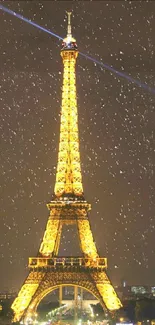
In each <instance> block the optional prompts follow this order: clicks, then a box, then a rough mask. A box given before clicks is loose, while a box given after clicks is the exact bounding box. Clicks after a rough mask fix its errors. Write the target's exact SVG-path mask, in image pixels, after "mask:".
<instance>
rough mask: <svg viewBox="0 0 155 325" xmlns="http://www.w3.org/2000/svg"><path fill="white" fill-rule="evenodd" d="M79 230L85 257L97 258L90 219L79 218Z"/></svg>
mask: <svg viewBox="0 0 155 325" xmlns="http://www.w3.org/2000/svg"><path fill="white" fill-rule="evenodd" d="M78 231H79V237H80V243H81V250H82V252H83V253H84V254H85V257H89V258H92V259H95V258H97V257H98V253H97V249H96V245H95V243H94V239H93V235H92V231H91V228H90V224H89V221H88V220H87V219H85V220H78Z"/></svg>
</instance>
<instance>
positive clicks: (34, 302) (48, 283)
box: [12, 13, 122, 321]
mask: <svg viewBox="0 0 155 325" xmlns="http://www.w3.org/2000/svg"><path fill="white" fill-rule="evenodd" d="M61 56H62V59H63V65H64V73H63V88H62V105H61V125H60V142H59V152H58V164H57V173H56V183H55V188H54V195H53V199H52V201H51V202H49V203H48V204H47V207H48V209H49V212H50V213H49V218H48V221H47V225H46V229H45V232H44V236H43V239H42V242H41V245H40V249H39V253H38V255H37V256H36V257H31V258H30V259H29V268H30V271H29V275H28V277H27V279H26V280H25V282H24V284H23V286H22V288H21V290H20V291H19V294H18V296H17V298H16V299H15V301H14V302H13V304H12V309H13V311H14V321H20V320H26V319H28V317H29V315H30V314H33V313H35V312H36V309H37V306H38V304H39V303H40V301H41V300H42V299H43V297H44V296H46V294H48V293H49V292H51V291H52V290H54V289H55V288H57V287H59V286H63V285H73V286H80V287H82V288H84V289H86V290H89V291H90V292H91V293H92V294H94V295H95V296H96V298H98V300H99V302H100V303H101V305H102V306H103V307H104V308H106V309H107V310H109V311H110V312H113V311H115V310H117V309H119V308H120V307H121V306H122V305H121V302H120V300H119V298H118V296H117V294H116V292H115V290H114V288H113V285H112V283H111V282H110V280H109V278H108V275H107V271H106V270H107V259H106V258H101V257H100V256H99V254H98V251H97V248H96V244H95V241H94V238H93V234H92V231H91V227H90V222H89V217H88V212H89V210H90V209H91V206H90V204H89V203H88V202H87V201H86V200H85V198H84V195H83V184H82V175H81V163H80V150H79V132H78V113H77V98H76V74H75V64H76V59H77V56H78V51H77V45H76V40H75V39H74V38H73V37H72V34H71V24H70V13H68V33H67V37H66V38H65V39H64V41H63V45H62V50H61ZM72 224H76V226H77V231H78V236H79V242H80V248H81V257H76V256H72V257H68V258H66V257H63V256H61V257H59V246H60V239H61V234H62V228H63V226H64V225H67V226H68V227H69V226H70V225H72Z"/></svg>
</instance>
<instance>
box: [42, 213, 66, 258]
mask: <svg viewBox="0 0 155 325" xmlns="http://www.w3.org/2000/svg"><path fill="white" fill-rule="evenodd" d="M60 212H61V209H56V208H55V209H52V210H51V211H50V216H49V219H48V222H47V226H46V230H45V233H44V237H43V241H42V243H41V246H40V250H39V252H40V253H41V254H42V255H43V256H51V255H52V254H53V252H54V249H55V245H56V239H57V236H58V237H59V232H58V229H59V227H60V220H59V218H58V217H59V215H60Z"/></svg>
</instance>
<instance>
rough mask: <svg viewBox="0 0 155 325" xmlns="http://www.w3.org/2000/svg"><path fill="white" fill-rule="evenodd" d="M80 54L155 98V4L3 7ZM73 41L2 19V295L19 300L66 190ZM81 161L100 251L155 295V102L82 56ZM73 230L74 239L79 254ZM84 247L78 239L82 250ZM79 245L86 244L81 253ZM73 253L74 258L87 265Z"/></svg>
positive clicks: (114, 274)
mask: <svg viewBox="0 0 155 325" xmlns="http://www.w3.org/2000/svg"><path fill="white" fill-rule="evenodd" d="M0 3H1V4H3V5H5V6H7V7H8V8H10V9H11V10H14V11H16V12H18V13H20V14H22V15H23V16H25V17H27V18H29V19H31V20H33V21H35V22H36V23H38V24H40V25H42V26H44V27H46V28H48V29H51V30H52V31H53V32H54V33H57V34H59V35H60V36H62V37H64V36H66V23H67V22H66V18H65V11H66V10H68V9H71V10H73V12H74V15H73V17H72V25H73V35H74V36H75V38H76V40H77V44H78V47H79V50H80V51H81V52H85V53H87V54H88V55H92V56H93V57H94V58H96V59H98V60H101V61H102V62H103V63H106V64H109V65H111V66H113V67H114V68H115V69H117V70H119V71H121V72H125V73H126V74H128V75H130V76H132V77H133V78H136V79H138V80H140V81H142V82H143V83H148V84H149V85H150V86H152V87H155V72H154V71H155V53H154V51H155V37H154V35H155V18H154V13H155V2H154V1H91V2H89V1H73V2H72V1H4V2H3V1H1V2H0ZM60 49H61V42H59V40H58V39H56V38H54V37H52V36H50V35H48V34H46V33H45V32H43V31H40V30H38V29H37V28H34V27H33V26H31V25H29V24H27V23H25V22H23V21H20V20H19V19H17V18H16V17H13V16H11V15H9V14H7V13H4V12H3V11H2V10H1V11H0V57H1V60H0V76H1V77H0V100H1V105H0V112H1V114H0V133H1V137H0V139H1V154H0V166H1V168H0V203H1V204H0V209H1V210H0V218H1V223H0V279H1V280H0V291H3V290H7V289H8V288H9V289H12V290H18V289H19V287H20V286H21V284H22V283H23V281H24V278H25V276H26V274H27V269H26V267H27V262H28V257H29V256H35V255H36V254H37V251H38V248H39V245H40V242H41V239H42V236H43V233H44V229H45V226H46V222H47V218H48V210H47V208H46V203H47V202H48V201H49V200H50V198H51V194H52V193H53V189H54V182H55V171H56V164H57V154H58V142H59V123H60V115H59V114H60V107H61V87H62V71H63V66H62V60H61V57H60ZM77 95H78V109H79V130H80V152H81V161H82V173H83V184H84V192H85V197H86V199H87V200H88V201H89V202H91V203H92V212H91V214H90V222H91V227H92V230H93V234H94V237H95V241H96V244H97V247H98V249H99V251H100V254H101V255H102V256H105V257H107V258H108V265H109V268H108V274H109V275H110V277H111V279H112V281H113V282H114V283H115V284H117V283H119V282H120V281H121V279H123V278H125V279H126V280H127V281H128V283H129V284H152V285H155V271H154V270H155V176H154V171H155V140H154V130H155V94H153V93H151V92H148V91H147V90H144V89H143V88H140V87H138V86H137V85H135V84H133V83H129V82H128V81H127V80H126V79H125V78H121V77H118V76H117V75H115V74H112V73H111V72H110V71H108V70H105V69H103V68H101V67H100V66H99V65H96V64H94V63H93V62H91V61H89V60H86V59H85V58H83V57H81V56H80V55H79V57H78V60H77ZM69 236H70V237H73V238H74V235H73V233H72V231H71V230H70V232H68V233H67V235H64V244H65V243H66V246H64V244H63V245H62V246H61V250H62V251H64V254H67V252H66V249H67V248H68V247H71V246H70V242H69V241H70V238H69ZM73 238H72V239H73ZM74 246H75V245H74ZM74 248H75V247H73V254H75V251H74Z"/></svg>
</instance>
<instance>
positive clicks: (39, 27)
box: [0, 4, 155, 94]
mask: <svg viewBox="0 0 155 325" xmlns="http://www.w3.org/2000/svg"><path fill="white" fill-rule="evenodd" d="M0 9H1V10H3V11H4V12H6V13H8V14H10V15H12V16H14V17H16V18H18V19H20V20H23V21H25V22H26V23H28V24H30V25H32V26H34V27H36V28H38V29H40V30H42V31H43V32H46V33H48V34H50V35H52V36H54V37H56V38H58V39H59V40H63V38H62V37H61V36H59V35H57V34H55V33H53V32H51V31H50V30H49V29H46V28H44V27H42V26H40V25H38V24H36V23H34V22H33V21H31V20H29V19H27V18H25V17H23V16H22V15H20V14H18V13H16V12H14V11H13V10H10V9H9V8H7V7H5V6H3V5H1V4H0ZM79 54H80V55H81V56H83V57H85V58H86V59H88V60H90V61H93V62H95V63H96V64H98V65H100V66H101V67H103V68H105V69H107V70H109V71H111V72H112V73H115V74H116V75H117V76H119V77H123V78H125V79H126V80H128V81H129V82H132V83H135V84H136V85H137V86H139V87H140V88H143V89H145V90H147V91H149V92H151V93H153V94H155V88H152V87H150V86H148V85H147V84H146V83H142V82H140V81H139V80H137V79H134V78H132V77H130V76H129V75H126V74H125V73H123V72H120V71H118V70H115V69H114V68H112V67H111V66H109V65H108V64H105V63H103V62H101V61H99V60H97V59H94V58H93V57H91V56H89V55H87V54H85V53H82V52H79Z"/></svg>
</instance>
